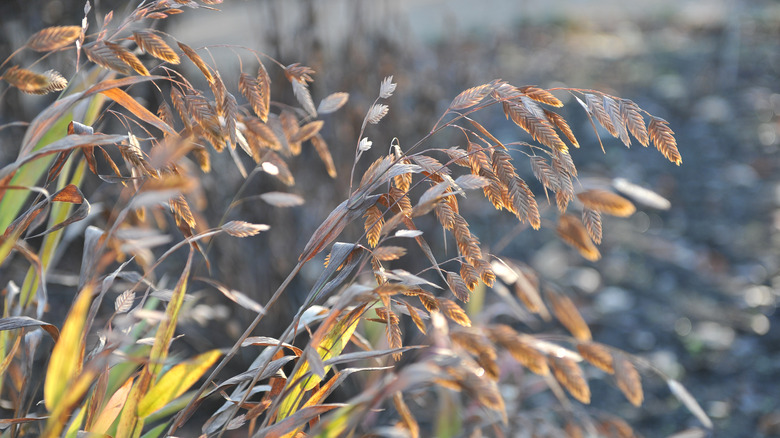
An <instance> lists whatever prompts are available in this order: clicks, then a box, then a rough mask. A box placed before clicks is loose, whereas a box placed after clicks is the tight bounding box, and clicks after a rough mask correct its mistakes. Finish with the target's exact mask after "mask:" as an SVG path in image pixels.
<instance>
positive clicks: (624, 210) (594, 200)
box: [577, 189, 636, 217]
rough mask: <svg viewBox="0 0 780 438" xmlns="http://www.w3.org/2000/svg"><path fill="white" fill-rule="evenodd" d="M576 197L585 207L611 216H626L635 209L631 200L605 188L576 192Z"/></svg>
mask: <svg viewBox="0 0 780 438" xmlns="http://www.w3.org/2000/svg"><path fill="white" fill-rule="evenodd" d="M577 198H578V199H579V200H580V201H581V202H582V204H583V205H585V207H586V208H589V209H591V210H596V211H600V212H603V213H606V214H609V215H612V216H618V217H628V216H631V215H632V214H634V212H635V211H636V207H634V204H632V203H631V201H629V200H628V199H626V198H624V197H622V196H620V195H618V194H616V193H612V192H608V191H606V190H598V189H594V190H586V191H584V192H580V193H578V194H577ZM583 214H584V213H583Z"/></svg>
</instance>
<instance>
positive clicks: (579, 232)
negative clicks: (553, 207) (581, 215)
mask: <svg viewBox="0 0 780 438" xmlns="http://www.w3.org/2000/svg"><path fill="white" fill-rule="evenodd" d="M557 231H558V235H559V236H560V237H561V239H562V240H563V241H564V242H566V243H568V244H569V245H571V246H572V247H574V248H575V249H576V250H577V251H579V252H580V254H581V255H582V256H583V257H585V258H586V259H588V260H590V261H592V262H593V261H596V260H598V259H599V258H601V253H599V250H598V248H596V245H594V244H593V241H591V240H590V236H588V232H587V230H585V227H584V226H583V225H582V222H580V220H579V219H577V218H576V217H574V216H572V215H570V214H563V215H561V217H560V219H559V221H558V229H557Z"/></svg>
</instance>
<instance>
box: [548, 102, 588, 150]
mask: <svg viewBox="0 0 780 438" xmlns="http://www.w3.org/2000/svg"><path fill="white" fill-rule="evenodd" d="M544 115H545V116H547V119H548V120H549V121H551V122H552V124H553V125H555V127H556V128H558V129H559V130H560V131H561V132H562V133H563V135H565V136H566V138H567V139H569V141H570V142H571V144H572V146H574V147H575V148H578V147H580V144H579V142H578V141H577V137H575V136H574V132H573V131H572V130H571V128H570V127H569V124H568V123H567V122H566V119H564V118H563V116H561V115H560V114H558V113H556V112H553V111H550V110H548V109H544Z"/></svg>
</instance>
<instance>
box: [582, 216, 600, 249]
mask: <svg viewBox="0 0 780 438" xmlns="http://www.w3.org/2000/svg"><path fill="white" fill-rule="evenodd" d="M582 223H583V225H585V229H586V230H588V235H589V236H590V238H591V239H593V242H594V243H596V244H597V245H598V244H599V243H601V213H599V212H598V210H591V209H590V208H587V207H586V208H583V209H582Z"/></svg>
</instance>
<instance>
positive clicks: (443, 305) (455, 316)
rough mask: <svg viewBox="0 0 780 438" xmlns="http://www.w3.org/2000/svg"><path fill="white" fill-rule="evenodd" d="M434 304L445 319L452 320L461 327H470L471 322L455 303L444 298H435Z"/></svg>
mask: <svg viewBox="0 0 780 438" xmlns="http://www.w3.org/2000/svg"><path fill="white" fill-rule="evenodd" d="M436 303H437V305H438V307H439V310H440V311H441V313H443V314H444V315H445V316H446V317H447V318H449V319H451V320H453V321H454V322H455V323H457V324H458V325H462V326H463V327H471V320H470V319H469V317H468V315H466V312H465V311H463V308H462V307H460V306H459V305H458V304H457V303H456V302H454V301H452V300H448V299H446V298H437V299H436Z"/></svg>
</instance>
